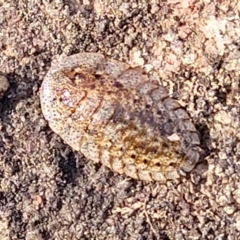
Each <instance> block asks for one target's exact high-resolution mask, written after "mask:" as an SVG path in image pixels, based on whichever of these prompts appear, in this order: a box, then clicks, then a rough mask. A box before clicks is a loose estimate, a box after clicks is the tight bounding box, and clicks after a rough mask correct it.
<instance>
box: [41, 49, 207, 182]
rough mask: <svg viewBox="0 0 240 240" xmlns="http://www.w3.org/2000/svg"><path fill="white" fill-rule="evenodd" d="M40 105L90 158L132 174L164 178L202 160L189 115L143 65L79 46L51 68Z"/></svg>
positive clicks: (68, 140)
mask: <svg viewBox="0 0 240 240" xmlns="http://www.w3.org/2000/svg"><path fill="white" fill-rule="evenodd" d="M41 106H42V110H43V114H44V116H45V118H46V119H47V120H48V122H49V126H50V127H51V129H52V130H53V131H54V132H56V133H57V134H59V135H60V136H61V137H62V138H63V140H64V141H65V142H66V143H67V144H68V145H70V146H71V147H72V148H73V149H74V150H76V151H80V152H81V153H82V154H83V155H84V156H85V157H86V158H87V159H91V160H93V161H95V162H98V161H100V162H102V163H103V164H104V165H105V166H107V167H109V168H110V169H112V170H114V171H116V172H118V173H120V174H122V173H125V174H126V175H127V176H130V177H132V178H135V179H141V180H146V181H151V180H156V181H162V180H164V179H165V178H167V179H171V178H175V177H176V176H178V174H177V172H178V170H182V171H181V172H189V171H191V170H192V169H193V168H194V166H195V165H196V163H198V162H199V161H200V160H201V152H202V150H201V148H200V147H199V145H200V141H199V137H198V134H197V132H196V129H195V127H194V125H193V124H192V122H191V120H190V119H189V115H188V114H187V113H186V111H185V110H184V109H183V108H181V106H180V105H179V104H178V102H177V101H175V100H173V99H172V98H170V97H169V96H168V93H167V91H166V89H165V88H164V87H162V86H160V85H159V84H158V83H157V82H151V81H149V79H148V77H147V76H146V75H145V74H143V72H142V70H141V69H140V68H131V67H130V65H128V64H126V63H123V62H120V61H115V60H111V59H108V58H105V57H104V56H103V55H101V54H98V53H81V54H76V55H72V56H70V57H66V58H64V59H63V60H62V61H61V62H59V63H57V64H55V65H54V66H53V67H52V68H51V69H50V70H49V72H48V74H47V75H46V77H45V79H44V81H43V84H42V87H41Z"/></svg>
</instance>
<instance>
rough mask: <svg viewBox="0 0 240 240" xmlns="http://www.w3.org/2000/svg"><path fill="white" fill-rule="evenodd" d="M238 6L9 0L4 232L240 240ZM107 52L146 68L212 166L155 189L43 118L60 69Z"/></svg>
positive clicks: (1, 9)
mask: <svg viewBox="0 0 240 240" xmlns="http://www.w3.org/2000/svg"><path fill="white" fill-rule="evenodd" d="M239 13H240V2H239V1H237V0H231V1H230V0H226V1H224V0H223V1H217V0H213V1H208V0H201V1H192V0H183V1H182V0H181V1H180V0H166V1H157V0H151V1H147V0H145V1H144V0H140V1H133V0H130V1H125V2H124V1H120V0H115V1H110V0H102V1H101V0H92V1H91V0H82V1H76V0H55V1H50V0H42V1H39V0H35V1H34V0H29V1H24V0H19V1H14V0H8V1H5V0H0V71H1V72H3V73H4V74H5V75H6V77H7V78H8V80H9V83H10V87H9V89H8V91H7V92H6V93H5V95H4V97H3V98H2V99H1V101H0V111H1V113H0V129H1V131H0V235H1V240H8V239H26V240H33V239H38V240H41V239H42V240H43V239H44V240H45V239H46V240H49V239H57V240H58V239H59V240H60V239H67V240H69V239H73V240H75V239H162V240H163V239H164V240H168V239H171V240H175V239H179V240H180V239H187V240H188V239H190V240H193V239H218V240H221V239H240V209H239V204H240V184H239V181H240V175H239V171H240V165H239V162H240V161H239V157H240V143H239V138H240V133H239V127H240V117H239V113H240V104H239V99H240V92H239V90H240V89H239V88H240V87H239V77H240V60H239V57H240V20H239ZM78 52H100V53H103V54H105V55H106V56H108V57H110V58H114V59H117V60H121V61H125V62H128V63H130V64H131V65H132V66H141V67H143V68H144V69H145V71H146V72H147V74H148V75H149V77H150V78H151V79H153V80H155V79H157V80H159V81H160V83H161V84H163V85H164V86H166V87H167V88H168V89H169V92H170V94H171V96H172V97H174V98H176V99H178V101H179V102H180V103H181V104H182V105H183V106H184V107H185V108H186V110H187V111H188V113H189V114H190V116H191V118H192V121H193V122H194V124H195V125H196V127H197V129H198V130H199V132H200V136H201V141H202V147H203V148H204V150H205V151H206V157H205V161H204V162H203V163H201V164H199V165H198V166H197V168H196V169H195V171H193V172H192V173H191V174H190V175H189V176H187V177H186V178H185V177H183V178H181V179H179V180H176V181H168V182H166V183H164V184H163V183H161V184H160V183H157V182H153V183H146V182H141V181H135V180H132V179H129V178H127V177H126V176H124V175H118V174H115V173H113V172H111V171H110V170H108V169H107V168H105V167H104V166H102V165H101V164H97V165H95V164H94V163H93V162H92V161H88V160H86V159H84V157H83V156H82V155H81V153H77V152H74V151H72V149H71V148H70V147H69V146H67V145H66V144H64V142H63V141H62V140H61V138H60V137H59V136H57V135H56V134H55V133H53V132H52V131H51V130H50V128H49V127H48V124H47V122H46V121H45V120H44V118H43V115H42V112H41V108H40V102H39V87H40V86H41V82H42V80H43V78H44V76H45V74H46V72H47V71H48V69H49V67H50V65H51V63H52V62H54V61H56V60H57V59H59V58H61V57H62V56H66V55H71V54H73V53H78Z"/></svg>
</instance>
